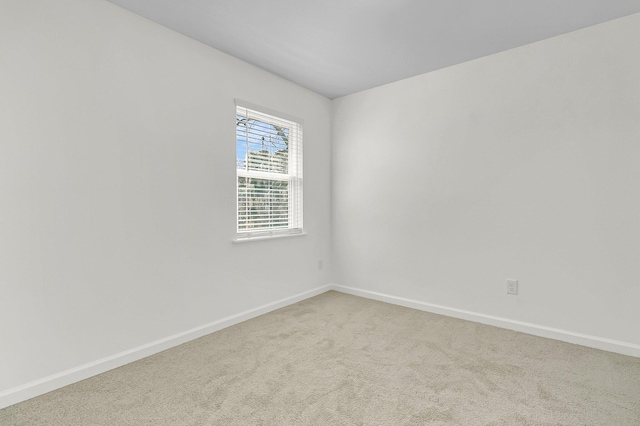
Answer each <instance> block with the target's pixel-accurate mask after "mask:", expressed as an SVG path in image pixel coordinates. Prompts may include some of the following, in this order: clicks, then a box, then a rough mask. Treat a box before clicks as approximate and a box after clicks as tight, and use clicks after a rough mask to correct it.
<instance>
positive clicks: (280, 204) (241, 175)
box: [236, 106, 303, 238]
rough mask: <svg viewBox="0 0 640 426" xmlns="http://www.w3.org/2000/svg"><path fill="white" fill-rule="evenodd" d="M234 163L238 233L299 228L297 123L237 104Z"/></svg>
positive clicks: (299, 133) (295, 230)
mask: <svg viewBox="0 0 640 426" xmlns="http://www.w3.org/2000/svg"><path fill="white" fill-rule="evenodd" d="M236 164H237V166H236V170H237V202H238V204H237V213H238V216H237V218H238V223H237V232H238V236H239V237H247V238H250V237H252V236H262V235H265V234H278V233H298V232H301V231H302V188H303V185H302V126H301V124H300V123H297V122H295V121H290V120H287V119H284V118H281V117H277V116H274V115H272V114H267V113H264V112H260V111H256V110H254V109H251V108H247V107H243V106H237V108H236Z"/></svg>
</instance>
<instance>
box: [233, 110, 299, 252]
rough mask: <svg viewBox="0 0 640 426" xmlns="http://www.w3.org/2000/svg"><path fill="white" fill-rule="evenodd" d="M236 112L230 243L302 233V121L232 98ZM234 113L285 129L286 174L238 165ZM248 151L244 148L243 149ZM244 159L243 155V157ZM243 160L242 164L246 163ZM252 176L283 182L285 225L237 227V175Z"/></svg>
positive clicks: (238, 204) (238, 220) (239, 215)
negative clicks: (233, 230)
mask: <svg viewBox="0 0 640 426" xmlns="http://www.w3.org/2000/svg"><path fill="white" fill-rule="evenodd" d="M235 111H236V152H235V155H236V178H235V182H236V183H235V185H236V234H235V238H234V240H233V241H234V242H242V241H254V240H264V239H272V238H280V237H292V236H300V235H306V233H305V232H304V228H303V211H304V209H303V201H304V180H303V175H302V169H303V167H302V166H303V121H302V120H301V119H300V118H297V117H295V116H292V115H289V114H284V113H281V112H278V111H274V110H271V109H269V108H264V107H261V106H258V105H254V104H251V103H249V102H245V101H242V100H239V99H236V100H235ZM238 116H241V117H246V118H251V117H252V116H253V117H255V119H256V120H258V121H260V122H263V123H268V124H275V125H277V126H281V127H287V128H288V129H289V137H288V148H287V149H288V152H287V167H288V170H287V173H277V172H271V171H262V170H248V166H247V168H244V169H242V168H239V167H238V129H237V126H238V122H237V120H238ZM247 152H248V151H247ZM245 158H246V157H245ZM246 164H247V163H246V159H245V165H246ZM241 177H244V178H255V179H262V180H270V181H287V182H288V185H287V189H288V194H287V201H288V210H287V226H286V227H262V228H259V229H257V230H255V231H251V230H246V229H241V227H240V219H241V210H240V209H241V207H240V204H241V203H240V192H241V188H240V178H241Z"/></svg>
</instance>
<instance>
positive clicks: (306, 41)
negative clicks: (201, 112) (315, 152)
mask: <svg viewBox="0 0 640 426" xmlns="http://www.w3.org/2000/svg"><path fill="white" fill-rule="evenodd" d="M109 1H111V2H112V3H115V4H117V5H120V6H122V7H124V8H125V9H128V10H131V11H132V12H135V13H137V14H139V15H141V16H144V17H146V18H148V19H150V20H152V21H155V22H158V23H160V24H162V25H164V26H166V27H168V28H171V29H173V30H175V31H177V32H180V33H182V34H184V35H187V36H189V37H191V38H194V39H196V40H199V41H201V42H203V43H205V44H208V45H210V46H212V47H214V48H216V49H219V50H221V51H223V52H226V53H228V54H230V55H232V56H235V57H237V58H239V59H242V60H244V61H246V62H249V63H251V64H254V65H256V66H258V67H260V68H263V69H265V70H267V71H270V72H272V73H274V74H277V75H279V76H281V77H283V78H285V79H287V80H290V81H293V82H295V83H297V84H299V85H301V86H304V87H307V88H309V89H311V90H313V91H315V92H317V93H320V94H322V95H324V96H326V97H328V98H331V99H333V98H336V97H339V96H343V95H347V94H350V93H354V92H358V91H361V90H364V89H368V88H371V87H375V86H379V85H382V84H386V83H390V82H393V81H397V80H401V79H403V78H407V77H411V76H414V75H418V74H423V73H425V72H429V71H433V70H437V69H440V68H444V67H447V66H450V65H454V64H458V63H461V62H465V61H469V60H471V59H475V58H479V57H482V56H486V55H491V54H493V53H497V52H500V51H503V50H507V49H511V48H514V47H517V46H522V45H524V44H528V43H532V42H535V41H539V40H542V39H545V38H549V37H553V36H556V35H559V34H564V33H567V32H570V31H574V30H577V29H580V28H584V27H587V26H590V25H595V24H598V23H601V22H605V21H609V20H611V19H615V18H619V17H622V16H626V15H630V14H633V13H638V12H640V0H316V1H311V0H242V1H238V0H235V1H231V0H109Z"/></svg>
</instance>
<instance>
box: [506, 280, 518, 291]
mask: <svg viewBox="0 0 640 426" xmlns="http://www.w3.org/2000/svg"><path fill="white" fill-rule="evenodd" d="M507 294H518V280H507Z"/></svg>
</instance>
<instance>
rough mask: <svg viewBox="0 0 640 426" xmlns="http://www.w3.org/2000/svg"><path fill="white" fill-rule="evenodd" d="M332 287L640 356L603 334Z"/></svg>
mask: <svg viewBox="0 0 640 426" xmlns="http://www.w3.org/2000/svg"><path fill="white" fill-rule="evenodd" d="M331 289H332V290H335V291H339V292H341V293H346V294H351V295H354V296H360V297H364V298H367V299H373V300H378V301H381V302H387V303H391V304H394V305H400V306H405V307H407V308H413V309H418V310H421V311H426V312H432V313H435V314H440V315H446V316H449V317H454V318H460V319H464V320H468V321H473V322H478V323H481V324H487V325H493V326H495V327H500V328H506V329H509V330H514V331H520V332H522V333H527V334H532V335H534V336H540V337H547V338H550V339H555V340H561V341H563V342H568V343H574V344H577V345H582V346H588V347H590V348H595V349H602V350H605V351H609V352H616V353H619V354H622V355H629V356H635V357H640V345H636V344H633V343H628V342H621V341H618V340H612V339H607V338H604V337H598V336H591V335H588V334H582V333H575V332H573V331H568V330H562V329H558V328H552V327H546V326H542V325H537V324H531V323H527V322H522V321H516V320H512V319H508V318H501V317H496V316H492V315H485V314H480V313H477V312H471V311H465V310H462V309H456V308H450V307H448V306H441V305H435V304H432V303H427V302H421V301H419V300H411V299H406V298H404V297H397V296H391V295H389V294H383V293H378V292H375V291H369V290H363V289H359V288H355V287H347V286H343V285H337V284H334V285H333V286H332V287H331Z"/></svg>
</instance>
